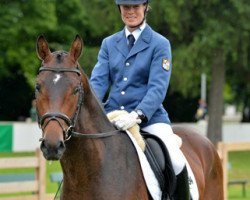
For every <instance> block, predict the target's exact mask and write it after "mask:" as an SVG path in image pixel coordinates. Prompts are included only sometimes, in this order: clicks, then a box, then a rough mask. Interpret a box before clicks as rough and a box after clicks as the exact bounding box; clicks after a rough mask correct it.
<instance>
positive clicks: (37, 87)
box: [36, 84, 41, 92]
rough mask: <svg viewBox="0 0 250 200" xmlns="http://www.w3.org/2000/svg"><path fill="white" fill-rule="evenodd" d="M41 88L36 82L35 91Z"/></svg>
mask: <svg viewBox="0 0 250 200" xmlns="http://www.w3.org/2000/svg"><path fill="white" fill-rule="evenodd" d="M40 89H41V86H40V85H39V84H36V92H39V91H40Z"/></svg>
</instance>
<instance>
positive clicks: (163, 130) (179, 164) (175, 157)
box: [142, 123, 186, 175]
mask: <svg viewBox="0 0 250 200" xmlns="http://www.w3.org/2000/svg"><path fill="white" fill-rule="evenodd" d="M142 130H143V131H146V132H148V133H150V134H153V135H156V136H158V137H159V138H161V140H162V141H163V142H164V143H165V145H166V147H167V149H168V151H169V155H170V158H171V161H172V165H173V168H174V172H175V175H177V174H179V173H180V172H181V171H182V170H183V168H184V166H185V160H186V159H185V157H184V155H183V153H182V151H181V150H180V148H179V146H178V142H177V140H176V137H175V135H174V133H173V130H172V128H171V126H170V125H169V124H165V123H156V124H152V125H149V126H146V127H144V128H142Z"/></svg>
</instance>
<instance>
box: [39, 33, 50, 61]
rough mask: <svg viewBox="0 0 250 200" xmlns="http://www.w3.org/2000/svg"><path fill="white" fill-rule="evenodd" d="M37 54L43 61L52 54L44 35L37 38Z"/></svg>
mask: <svg viewBox="0 0 250 200" xmlns="http://www.w3.org/2000/svg"><path fill="white" fill-rule="evenodd" d="M36 52H37V55H38V57H39V58H40V59H41V60H45V59H46V58H47V57H48V56H49V55H50V54H51V52H50V49H49V45H48V42H47V41H46V39H45V37H44V36H43V35H40V36H39V37H38V38H37V43H36Z"/></svg>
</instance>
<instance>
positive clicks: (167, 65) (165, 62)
mask: <svg viewBox="0 0 250 200" xmlns="http://www.w3.org/2000/svg"><path fill="white" fill-rule="evenodd" d="M162 67H163V69H165V70H167V71H169V70H170V61H169V60H168V59H166V58H163V59H162Z"/></svg>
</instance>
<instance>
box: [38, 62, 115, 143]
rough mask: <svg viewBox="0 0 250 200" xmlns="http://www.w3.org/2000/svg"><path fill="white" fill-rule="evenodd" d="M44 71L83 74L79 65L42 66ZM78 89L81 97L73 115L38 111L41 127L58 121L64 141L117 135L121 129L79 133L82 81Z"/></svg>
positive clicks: (41, 69)
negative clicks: (76, 129) (77, 123)
mask: <svg viewBox="0 0 250 200" xmlns="http://www.w3.org/2000/svg"><path fill="white" fill-rule="evenodd" d="M42 71H50V72H56V73H64V72H70V73H76V74H77V75H78V76H81V75H82V74H81V71H80V69H79V66H77V67H76V68H74V69H69V68H55V67H54V68H53V67H40V68H39V71H38V74H39V73H40V72H42ZM78 89H79V98H78V102H77V107H76V111H75V113H74V115H73V116H72V117H68V116H67V115H66V114H64V113H61V112H47V113H45V114H44V115H42V116H40V115H39V113H38V112H37V116H38V125H39V127H40V128H41V129H42V130H44V129H45V128H46V126H47V125H48V124H49V122H50V121H57V122H58V124H59V125H60V127H61V128H62V130H63V136H64V141H68V140H69V139H70V138H71V137H72V136H73V137H78V138H89V139H95V138H104V137H109V136H112V135H115V134H116V132H118V131H119V130H115V131H111V132H105V133H95V134H93V133H92V134H86V133H79V132H75V131H74V129H75V126H76V121H77V118H78V115H79V113H80V110H81V107H82V104H83V96H84V91H83V86H82V83H81V84H80V85H79V88H78ZM59 119H61V120H63V121H64V122H65V123H66V124H67V126H68V128H66V129H64V127H63V125H62V123H61V122H60V120H59ZM43 140H44V138H41V139H40V140H39V141H43Z"/></svg>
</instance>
